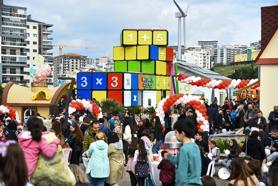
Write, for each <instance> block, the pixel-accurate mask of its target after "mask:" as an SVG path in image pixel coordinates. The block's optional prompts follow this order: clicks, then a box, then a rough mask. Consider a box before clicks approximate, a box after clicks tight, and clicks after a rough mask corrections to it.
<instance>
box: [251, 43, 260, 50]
mask: <svg viewBox="0 0 278 186" xmlns="http://www.w3.org/2000/svg"><path fill="white" fill-rule="evenodd" d="M249 48H250V49H252V50H261V41H256V42H253V43H250V44H249Z"/></svg>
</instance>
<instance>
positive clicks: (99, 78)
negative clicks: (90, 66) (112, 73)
mask: <svg viewBox="0 0 278 186" xmlns="http://www.w3.org/2000/svg"><path fill="white" fill-rule="evenodd" d="M92 89H94V90H106V89H107V73H93V76H92Z"/></svg>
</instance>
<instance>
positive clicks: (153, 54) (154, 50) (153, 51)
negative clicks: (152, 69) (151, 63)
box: [150, 45, 159, 60]
mask: <svg viewBox="0 0 278 186" xmlns="http://www.w3.org/2000/svg"><path fill="white" fill-rule="evenodd" d="M158 49H159V48H158V46H155V45H151V46H150V60H158Z"/></svg>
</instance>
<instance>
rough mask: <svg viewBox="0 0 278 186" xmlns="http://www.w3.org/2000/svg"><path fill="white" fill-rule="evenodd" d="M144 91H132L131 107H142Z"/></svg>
mask: <svg viewBox="0 0 278 186" xmlns="http://www.w3.org/2000/svg"><path fill="white" fill-rule="evenodd" d="M141 100H142V91H131V106H139V105H141Z"/></svg>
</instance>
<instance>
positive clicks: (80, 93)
mask: <svg viewBox="0 0 278 186" xmlns="http://www.w3.org/2000/svg"><path fill="white" fill-rule="evenodd" d="M76 97H77V99H92V91H91V90H77V95H76Z"/></svg>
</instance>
